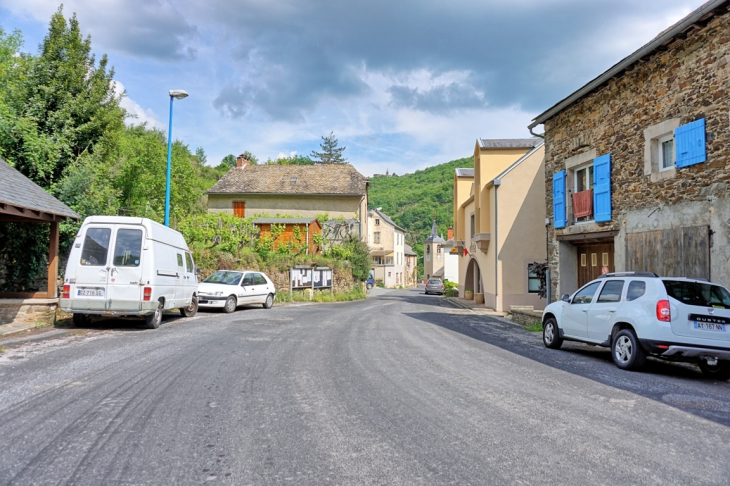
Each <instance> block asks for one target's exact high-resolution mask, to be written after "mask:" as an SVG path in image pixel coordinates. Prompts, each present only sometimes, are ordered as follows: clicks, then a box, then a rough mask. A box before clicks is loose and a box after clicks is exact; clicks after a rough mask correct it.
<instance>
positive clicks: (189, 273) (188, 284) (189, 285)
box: [183, 251, 198, 305]
mask: <svg viewBox="0 0 730 486" xmlns="http://www.w3.org/2000/svg"><path fill="white" fill-rule="evenodd" d="M183 286H184V287H185V295H184V300H185V302H184V303H183V304H184V305H188V304H190V302H192V301H193V293H194V292H195V289H197V288H198V278H197V276H196V275H195V265H193V257H192V256H191V255H190V253H189V252H187V251H186V252H185V277H184V278H183Z"/></svg>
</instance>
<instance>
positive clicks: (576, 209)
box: [573, 189, 593, 219]
mask: <svg viewBox="0 0 730 486" xmlns="http://www.w3.org/2000/svg"><path fill="white" fill-rule="evenodd" d="M592 215H593V189H588V190H587V191H580V192H576V193H575V194H573V216H575V218H576V219H578V218H585V217H588V216H592Z"/></svg>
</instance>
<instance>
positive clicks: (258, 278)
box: [253, 273, 266, 285]
mask: <svg viewBox="0 0 730 486" xmlns="http://www.w3.org/2000/svg"><path fill="white" fill-rule="evenodd" d="M253 283H254V285H266V279H265V278H264V276H263V275H261V274H260V273H254V274H253Z"/></svg>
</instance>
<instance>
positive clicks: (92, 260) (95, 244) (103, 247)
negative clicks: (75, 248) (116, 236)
mask: <svg viewBox="0 0 730 486" xmlns="http://www.w3.org/2000/svg"><path fill="white" fill-rule="evenodd" d="M111 234H112V230H111V229H109V228H89V229H88V230H86V237H85V238H84V248H83V249H82V250H81V264H82V265H90V266H103V265H106V256H107V253H108V251H109V238H111Z"/></svg>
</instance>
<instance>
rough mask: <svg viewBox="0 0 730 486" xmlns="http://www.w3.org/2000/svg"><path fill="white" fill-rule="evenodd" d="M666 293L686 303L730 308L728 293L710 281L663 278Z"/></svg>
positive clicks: (729, 294) (729, 295)
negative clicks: (700, 281)
mask: <svg viewBox="0 0 730 486" xmlns="http://www.w3.org/2000/svg"><path fill="white" fill-rule="evenodd" d="M663 283H664V287H665V288H666V289H667V294H669V296H670V297H672V298H673V299H676V300H678V301H680V302H681V303H683V304H686V305H697V306H703V307H718V308H721V309H730V293H728V291H727V290H725V288H724V287H720V286H719V285H712V284H710V283H699V282H687V281H681V280H664V281H663Z"/></svg>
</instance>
